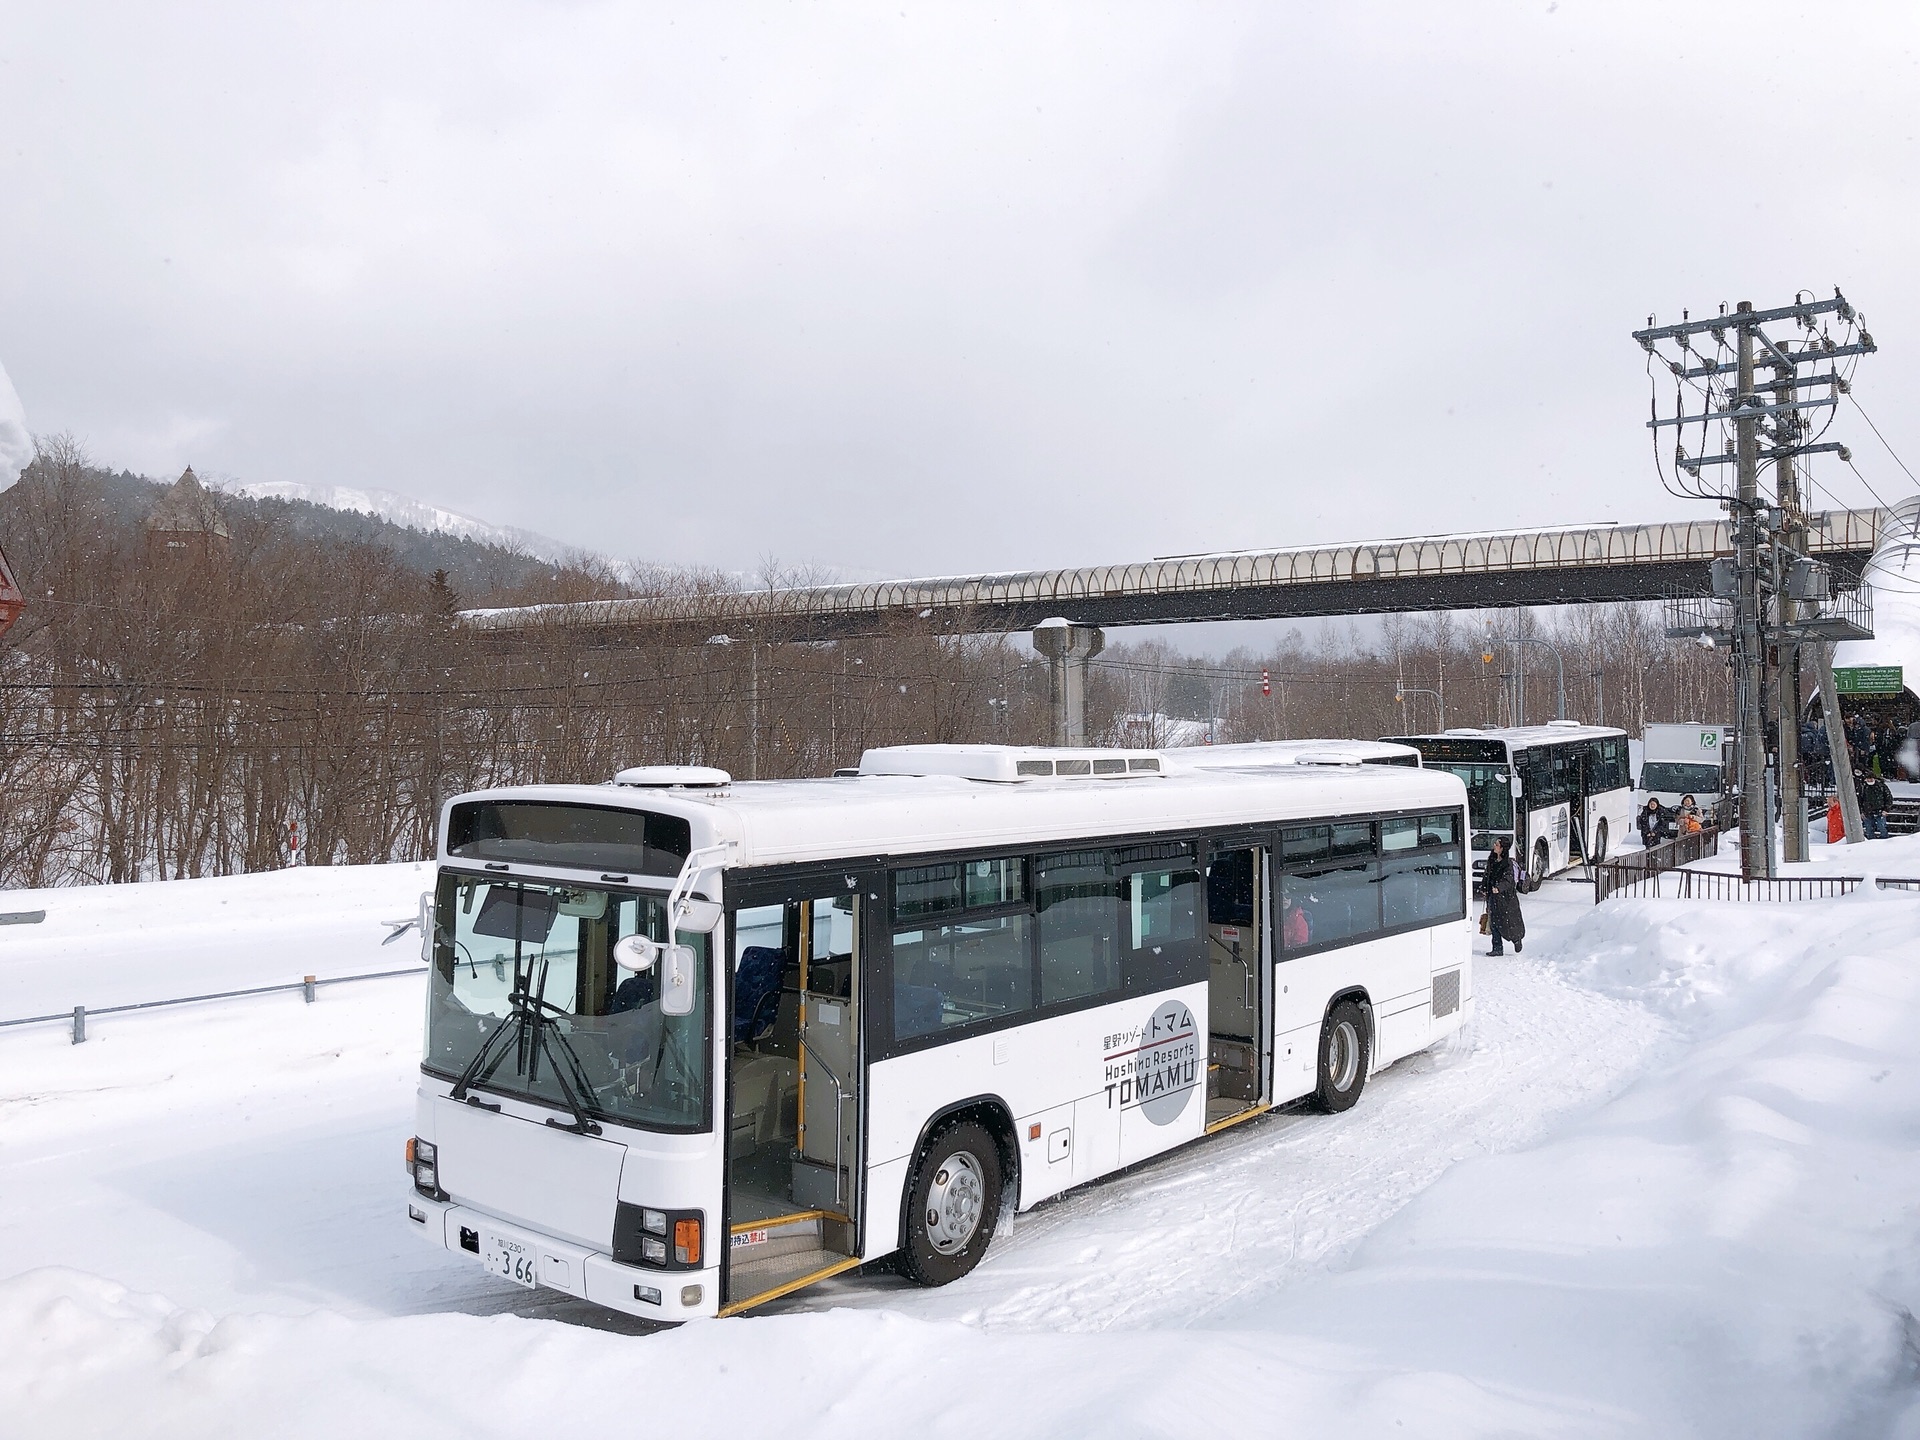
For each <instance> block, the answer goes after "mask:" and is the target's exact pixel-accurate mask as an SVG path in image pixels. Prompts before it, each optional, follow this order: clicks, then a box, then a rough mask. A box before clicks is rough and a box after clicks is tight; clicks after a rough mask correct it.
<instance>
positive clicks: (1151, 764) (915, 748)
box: [860, 745, 1160, 784]
mask: <svg viewBox="0 0 1920 1440" xmlns="http://www.w3.org/2000/svg"><path fill="white" fill-rule="evenodd" d="M860 773H861V774H862V775H921V776H924V775H951V776H954V777H956V778H958V779H962V780H985V781H988V782H991V783H997V784H1013V783H1015V782H1017V781H1023V780H1043V779H1044V780H1051V779H1055V778H1060V777H1065V778H1076V779H1077V778H1082V777H1084V778H1086V779H1088V780H1097V779H1122V778H1125V777H1126V776H1129V775H1158V774H1159V773H1160V757H1159V756H1158V755H1156V754H1154V753H1152V752H1151V751H1145V752H1143V751H1139V750H1081V749H1061V748H1053V747H1043V746H1038V745H886V746H882V747H881V748H879V749H877V750H869V751H867V752H866V753H865V754H863V755H862V756H861V757H860Z"/></svg>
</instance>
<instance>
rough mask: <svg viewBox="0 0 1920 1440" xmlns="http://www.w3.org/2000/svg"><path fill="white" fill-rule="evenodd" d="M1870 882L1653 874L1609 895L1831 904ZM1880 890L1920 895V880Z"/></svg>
mask: <svg viewBox="0 0 1920 1440" xmlns="http://www.w3.org/2000/svg"><path fill="white" fill-rule="evenodd" d="M1868 883H1869V881H1868V879H1867V877H1866V876H1864V875H1780V876H1776V877H1775V878H1773V879H1771V880H1767V879H1759V880H1747V879H1743V878H1742V877H1741V876H1739V875H1736V874H1734V873H1733V872H1731V871H1728V870H1650V871H1647V872H1645V873H1644V874H1641V875H1639V876H1636V877H1635V878H1633V879H1630V880H1627V881H1625V882H1623V883H1620V884H1617V885H1615V886H1614V887H1613V888H1612V889H1611V890H1610V891H1608V893H1609V894H1610V895H1624V896H1629V897H1632V898H1635V899H1641V900H1662V899H1664V900H1761V901H1776V902H1778V901H1788V902H1790V901H1794V900H1832V899H1836V898H1837V897H1839V896H1841V895H1851V894H1852V893H1853V892H1854V891H1856V890H1858V889H1859V888H1860V887H1861V886H1862V885H1866V884H1868ZM1871 883H1872V884H1873V885H1874V887H1875V888H1876V889H1880V890H1907V891H1920V878H1908V877H1905V876H1894V875H1886V876H1875V877H1874V878H1873V880H1872V881H1871Z"/></svg>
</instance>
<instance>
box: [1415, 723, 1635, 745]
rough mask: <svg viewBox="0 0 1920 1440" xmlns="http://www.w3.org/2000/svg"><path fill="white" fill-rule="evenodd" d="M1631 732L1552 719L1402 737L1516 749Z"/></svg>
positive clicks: (1604, 737) (1611, 726)
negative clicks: (1500, 744) (1483, 742)
mask: <svg viewBox="0 0 1920 1440" xmlns="http://www.w3.org/2000/svg"><path fill="white" fill-rule="evenodd" d="M1626 733H1627V732H1626V731H1624V730H1622V729H1620V728H1618V727H1617V726H1613V725H1586V724H1582V723H1581V722H1580V721H1578V720H1549V721H1548V722H1547V723H1546V724H1545V725H1509V726H1505V727H1501V726H1492V725H1490V726H1488V727H1486V728H1485V729H1483V730H1442V731H1438V732H1436V733H1429V734H1424V735H1402V736H1399V737H1398V738H1399V739H1401V740H1405V741H1409V742H1412V741H1417V740H1504V741H1506V743H1507V744H1508V746H1510V747H1512V748H1514V749H1525V748H1526V747H1527V746H1529V745H1558V744H1560V743H1561V742H1562V741H1566V740H1604V739H1607V738H1608V737H1609V736H1611V737H1614V738H1618V737H1620V736H1622V735H1625V734H1626Z"/></svg>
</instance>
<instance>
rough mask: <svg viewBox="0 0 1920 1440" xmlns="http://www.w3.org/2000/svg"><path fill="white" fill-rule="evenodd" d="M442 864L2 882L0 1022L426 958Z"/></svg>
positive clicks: (393, 966) (357, 971)
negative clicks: (31, 918)
mask: <svg viewBox="0 0 1920 1440" xmlns="http://www.w3.org/2000/svg"><path fill="white" fill-rule="evenodd" d="M432 884H433V866H432V864H430V863H428V862H424V861H423V862H420V863H418V864H411V865H315V866H301V867H299V868H296V869H291V870H270V871H264V872H262V873H260V874H257V875H230V876H223V877H220V878H216V879H207V880H167V881H147V882H145V883H142V884H137V885H76V886H61V887H57V888H54V889H49V890H0V910H3V911H7V912H10V913H13V912H21V911H26V912H31V911H36V910H43V911H45V912H46V919H45V920H43V921H41V922H40V923H38V924H34V925H4V926H0V1020H4V1019H10V1018H13V1017H16V1016H23V1015H42V1014H53V1013H55V1012H57V1011H61V1010H71V1009H72V1008H73V1007H74V1006H75V1005H85V1006H88V1007H89V1008H97V1007H101V1006H106V1005H125V1004H132V1003H135V1002H137V1001H142V1000H161V999H170V998H173V997H175V996H180V995H195V994H205V993H208V992H211V991H219V990H239V989H245V988H247V987H249V986H254V985H276V984H282V983H290V982H294V981H298V980H299V979H300V978H301V977H302V976H305V975H316V976H320V977H322V978H325V977H327V976H333V975H355V974H365V973H367V972H370V971H376V970H397V969H399V968H401V967H402V966H405V965H409V964H417V963H418V962H419V958H420V947H419V942H418V939H417V937H416V936H415V935H414V934H413V933H412V932H409V933H408V934H407V935H406V936H405V937H403V938H402V939H400V940H398V941H396V942H394V943H392V944H385V943H383V942H384V941H385V940H386V938H387V936H388V935H389V934H391V933H392V932H391V931H390V930H388V928H387V926H386V924H385V923H384V922H386V921H389V920H404V919H407V918H408V917H410V916H412V915H414V914H415V913H416V911H417V909H418V905H419V896H420V892H421V891H423V890H426V889H428V888H430V887H431V886H432Z"/></svg>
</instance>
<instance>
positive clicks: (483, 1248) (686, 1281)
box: [407, 1190, 720, 1325]
mask: <svg viewBox="0 0 1920 1440" xmlns="http://www.w3.org/2000/svg"><path fill="white" fill-rule="evenodd" d="M407 1223H408V1228H409V1229H411V1230H412V1231H413V1232H414V1233H415V1234H416V1235H418V1236H419V1237H420V1238H421V1239H422V1240H425V1241H426V1242H427V1243H428V1244H429V1245H435V1246H438V1247H439V1248H441V1249H443V1250H451V1251H452V1252H454V1253H455V1254H456V1255H461V1256H464V1257H466V1258H467V1259H470V1260H472V1261H473V1263H474V1264H476V1265H480V1264H483V1263H484V1262H483V1260H482V1256H483V1255H485V1254H487V1253H488V1252H489V1251H490V1250H493V1249H496V1248H497V1247H494V1246H491V1245H489V1243H488V1240H489V1238H490V1237H492V1238H495V1239H498V1240H504V1241H507V1242H509V1243H510V1244H512V1245H515V1246H519V1247H522V1248H523V1249H524V1250H525V1251H526V1252H527V1253H529V1254H531V1255H533V1256H537V1257H538V1258H537V1265H538V1278H537V1281H536V1283H535V1284H534V1285H532V1286H529V1287H527V1288H530V1289H541V1290H558V1291H560V1292H562V1293H564V1294H567V1295H572V1296H574V1297H576V1298H577V1299H581V1300H587V1301H590V1302H592V1303H593V1304H595V1305H604V1306H606V1307H607V1308H608V1309H609V1310H618V1311H620V1312H621V1313H622V1314H626V1315H634V1316H638V1317H639V1318H640V1319H642V1320H657V1321H660V1322H661V1323H663V1324H669V1325H671V1324H678V1323H679V1322H681V1321H685V1320H700V1319H707V1318H711V1317H712V1316H714V1315H717V1314H718V1313H719V1310H720V1271H719V1269H718V1267H709V1268H707V1269H704V1270H652V1269H648V1268H647V1267H645V1266H641V1265H622V1264H620V1263H619V1262H617V1261H616V1260H614V1259H613V1258H612V1257H611V1256H609V1255H602V1254H599V1253H598V1252H596V1251H593V1250H588V1249H586V1248H584V1247H582V1246H579V1245H574V1244H571V1243H569V1242H568V1241H565V1240H556V1239H554V1238H553V1237H552V1236H551V1235H543V1234H541V1233H540V1232H539V1231H538V1230H530V1229H528V1228H527V1227H526V1226H524V1225H517V1224H514V1223H513V1222H512V1221H509V1220H501V1219H499V1218H497V1217H496V1216H493V1215H488V1214H486V1213H485V1212H483V1211H480V1210H473V1209H469V1208H468V1207H466V1206H464V1205H459V1204H455V1203H454V1202H452V1201H443V1200H434V1199H432V1198H431V1197H429V1196H426V1195H423V1194H421V1193H420V1192H419V1191H418V1190H409V1191H408V1192H407ZM502 1283H505V1284H513V1283H524V1282H515V1281H513V1280H511V1279H508V1278H505V1277H504V1276H503V1277H502Z"/></svg>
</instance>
